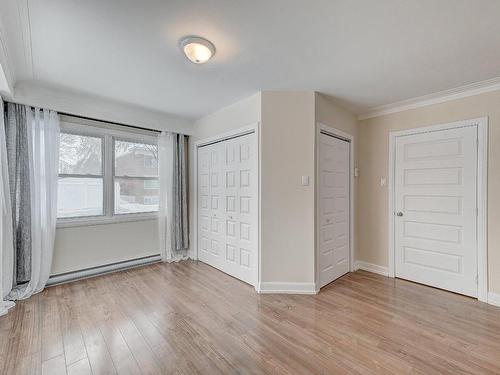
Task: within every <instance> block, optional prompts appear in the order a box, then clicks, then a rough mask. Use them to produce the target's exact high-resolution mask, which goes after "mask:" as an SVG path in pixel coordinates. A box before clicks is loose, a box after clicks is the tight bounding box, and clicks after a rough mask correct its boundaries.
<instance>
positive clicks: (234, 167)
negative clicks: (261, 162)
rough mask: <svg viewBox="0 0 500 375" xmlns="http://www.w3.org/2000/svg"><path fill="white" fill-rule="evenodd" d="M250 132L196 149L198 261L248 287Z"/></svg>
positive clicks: (253, 260) (252, 200)
mask: <svg viewBox="0 0 500 375" xmlns="http://www.w3.org/2000/svg"><path fill="white" fill-rule="evenodd" d="M257 192H258V190H257V154H256V142H255V134H253V133H252V134H247V135H244V136H239V137H236V138H232V139H228V140H225V141H222V142H218V143H214V144H210V145H207V146H202V147H200V148H199V149H198V223H199V228H198V238H199V241H198V243H199V251H198V257H199V259H200V260H201V261H202V262H205V263H207V264H209V265H211V266H213V267H215V268H218V269H220V270H221V271H223V272H226V273H228V274H229V275H231V276H234V277H236V278H238V279H240V280H243V281H245V282H247V283H249V284H252V285H255V283H256V279H257V241H258V237H257V236H258V225H257V209H258V207H257V204H258V203H257Z"/></svg>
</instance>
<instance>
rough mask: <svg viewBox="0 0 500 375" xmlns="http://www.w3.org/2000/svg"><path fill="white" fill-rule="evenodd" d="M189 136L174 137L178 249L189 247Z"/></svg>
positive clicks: (174, 200) (174, 195)
mask: <svg viewBox="0 0 500 375" xmlns="http://www.w3.org/2000/svg"><path fill="white" fill-rule="evenodd" d="M187 153H188V137H187V136H186V135H183V134H176V135H175V139H174V150H173V154H174V160H173V163H174V175H173V189H172V190H173V192H172V193H173V220H174V245H175V249H176V250H187V249H188V248H189V223H188V201H187V194H188V193H187V192H188V170H187V168H188V163H187Z"/></svg>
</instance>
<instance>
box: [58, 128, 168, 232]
mask: <svg viewBox="0 0 500 375" xmlns="http://www.w3.org/2000/svg"><path fill="white" fill-rule="evenodd" d="M159 192H160V189H159V181H158V146H157V144H156V137H155V136H154V135H145V134H136V133H129V132H124V131H121V130H112V129H109V128H108V127H102V128H101V127H94V126H90V125H80V124H74V123H69V122H61V138H60V154H59V191H58V202H57V217H58V218H59V219H60V220H59V223H60V224H62V223H69V224H68V225H73V223H75V225H78V223H81V222H83V223H85V222H87V221H92V222H100V221H103V222H109V221H111V222H112V221H115V220H129V219H128V217H130V219H131V220H132V219H133V220H137V219H141V218H143V217H144V218H146V217H150V216H151V215H154V213H155V212H157V211H158V207H159ZM127 214H130V215H127Z"/></svg>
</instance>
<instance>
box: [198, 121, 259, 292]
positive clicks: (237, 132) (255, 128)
mask: <svg viewBox="0 0 500 375" xmlns="http://www.w3.org/2000/svg"><path fill="white" fill-rule="evenodd" d="M250 133H254V134H255V143H256V149H257V179H258V182H257V207H258V209H257V227H258V232H257V262H256V264H257V267H256V268H257V269H256V275H255V284H254V288H255V290H256V291H257V292H259V290H260V284H261V278H262V276H261V269H262V268H261V259H262V257H261V209H260V207H261V206H260V203H261V195H260V194H261V186H260V185H261V175H260V171H261V148H260V122H256V123H253V124H250V125H246V126H242V127H240V128H236V129H232V130H230V131H227V132H224V133H221V134H218V135H215V136H212V137H207V138H204V139H200V140H198V141H196V142H195V143H194V160H193V165H194V168H193V169H194V171H193V173H194V176H193V177H194V181H193V183H194V187H195V189H194V190H195V191H194V199H193V201H194V202H193V215H194V218H193V223H194V230H193V237H194V238H193V244H194V249H195V255H194V256H195V259H197V260H198V259H199V249H198V230H199V228H198V149H199V148H200V147H202V146H204V145H208V144H210V143H214V142H221V141H224V140H226V139H230V138H234V137H238V136H242V135H245V134H250Z"/></svg>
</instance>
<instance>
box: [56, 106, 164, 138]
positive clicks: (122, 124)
mask: <svg viewBox="0 0 500 375" xmlns="http://www.w3.org/2000/svg"><path fill="white" fill-rule="evenodd" d="M56 112H57V111H56ZM57 113H58V114H60V115H63V116H71V117H76V118H80V119H82V120H90V121H99V122H105V123H107V124H112V125H118V126H124V127H126V128H132V129H138V130H147V131H150V132H155V133H161V130H158V129H149V128H143V127H141V126H136V125H128V124H124V123H121V122H115V121H108V120H100V119H97V118H93V117H87V116H81V115H74V114H72V113H67V112H57Z"/></svg>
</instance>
